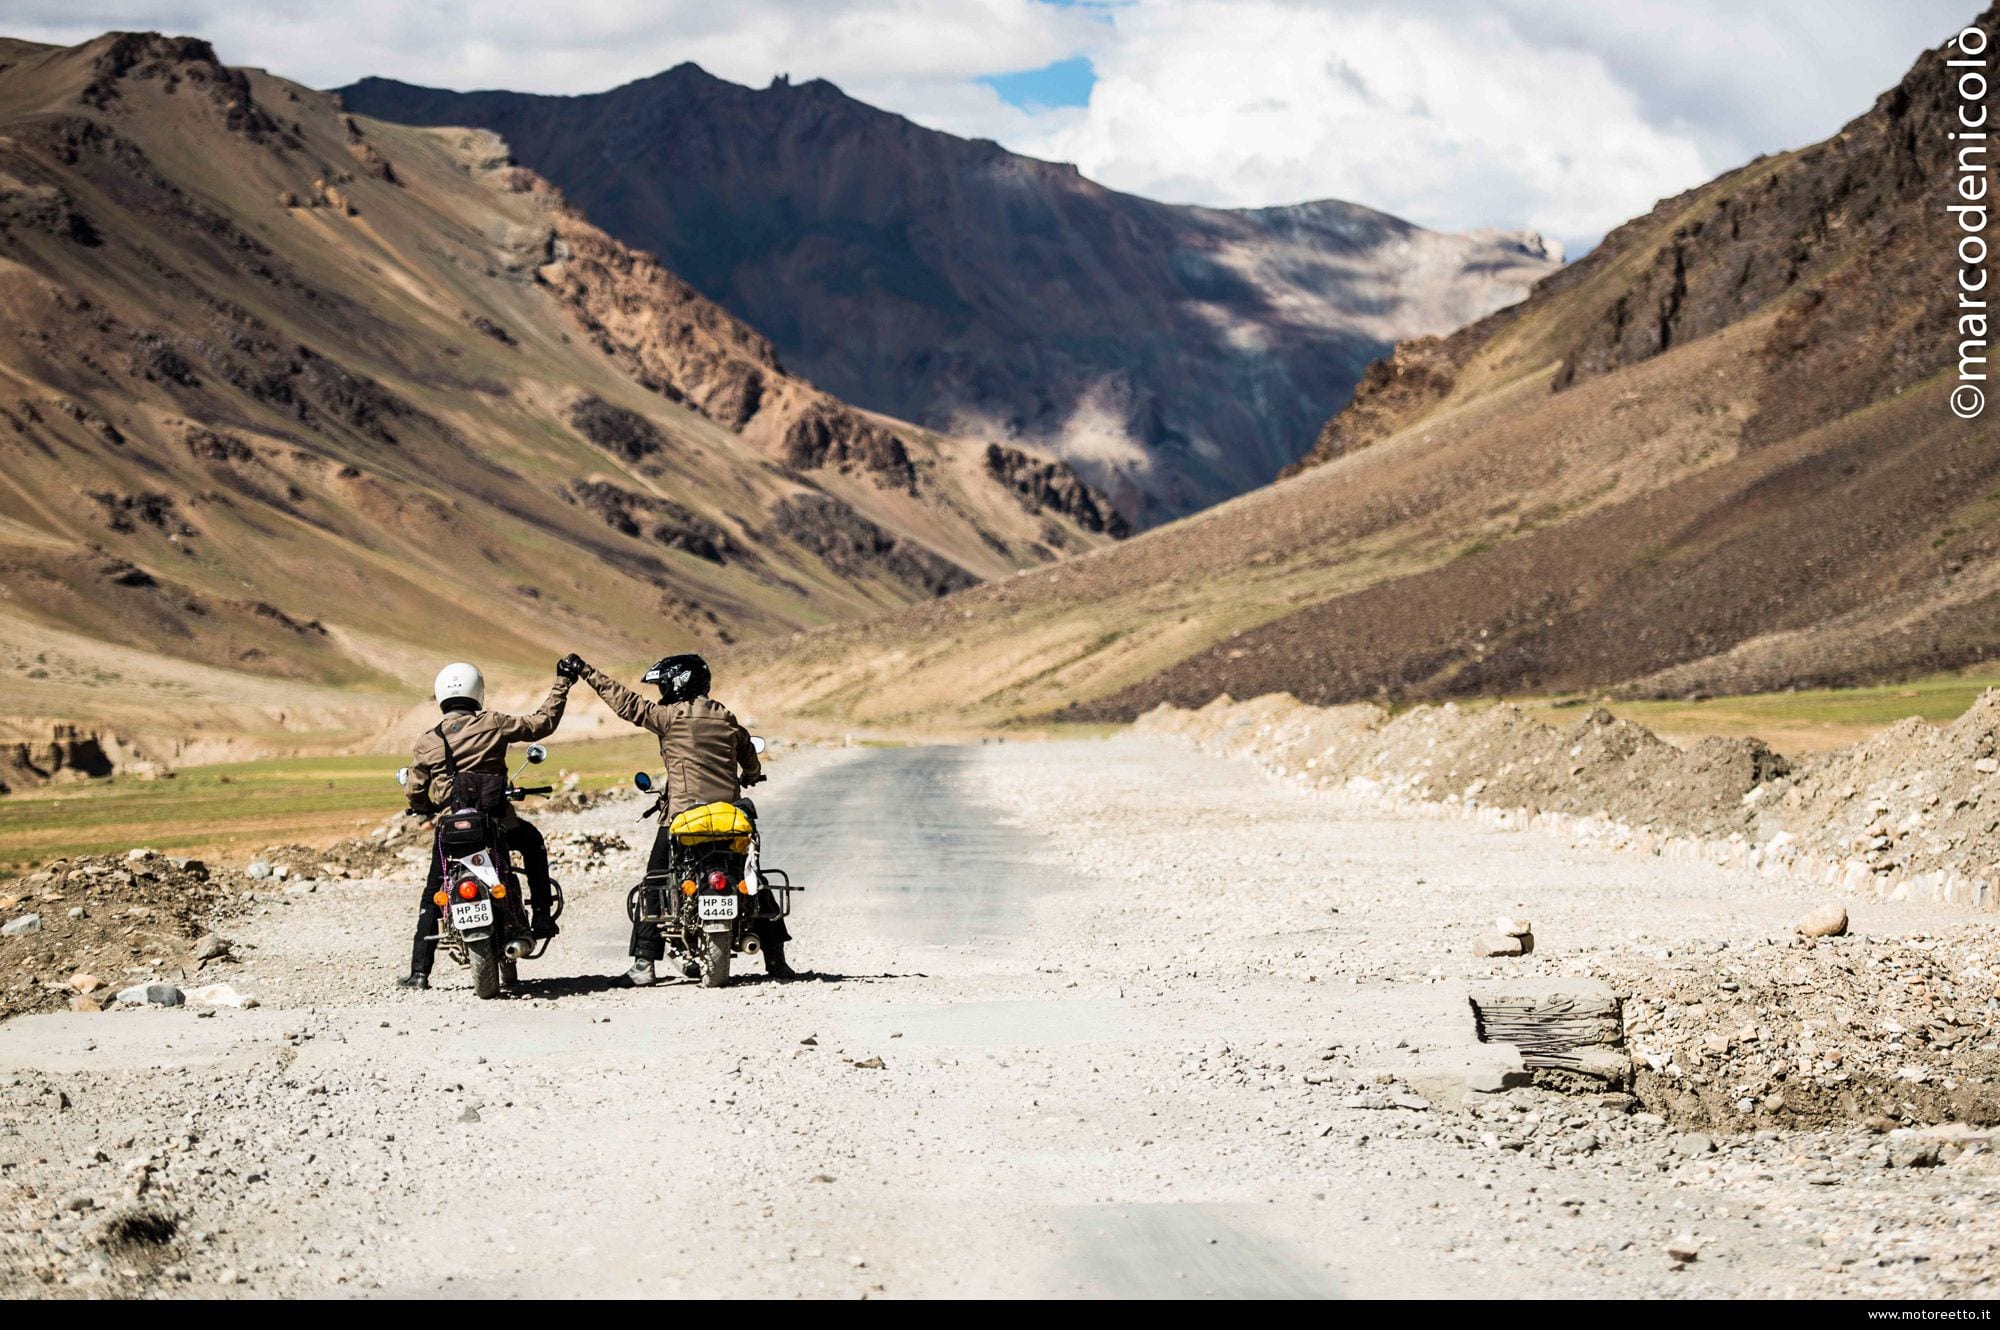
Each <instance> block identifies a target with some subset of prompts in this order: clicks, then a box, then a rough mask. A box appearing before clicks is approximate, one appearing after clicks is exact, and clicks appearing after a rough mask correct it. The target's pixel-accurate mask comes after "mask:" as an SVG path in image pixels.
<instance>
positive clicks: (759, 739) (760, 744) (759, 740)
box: [750, 734, 764, 753]
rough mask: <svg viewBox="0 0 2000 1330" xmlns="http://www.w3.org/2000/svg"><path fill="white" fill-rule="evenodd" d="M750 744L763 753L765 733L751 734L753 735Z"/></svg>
mask: <svg viewBox="0 0 2000 1330" xmlns="http://www.w3.org/2000/svg"><path fill="white" fill-rule="evenodd" d="M750 746H751V747H752V748H754V749H756V750H757V751H758V752H760V753H761V752H763V751H764V736H763V735H761V734H753V735H751V736H750Z"/></svg>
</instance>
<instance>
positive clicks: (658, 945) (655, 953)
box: [632, 826, 792, 961]
mask: <svg viewBox="0 0 2000 1330" xmlns="http://www.w3.org/2000/svg"><path fill="white" fill-rule="evenodd" d="M673 870H674V838H673V837H672V836H670V835H668V834H667V829H666V827H665V826H662V827H661V828H660V830H659V833H658V834H657V835H655V836H654V837H653V851H652V853H651V854H649V855H647V856H646V876H647V877H649V878H650V877H656V876H657V877H666V876H669V875H670V874H672V872H673ZM757 911H758V913H759V914H765V913H769V914H773V915H776V914H777V905H776V903H775V902H773V901H772V899H771V893H770V892H768V891H760V892H758V893H757ZM755 928H756V930H757V941H758V943H759V945H761V946H764V947H769V946H770V945H771V944H772V943H773V942H789V941H791V939H792V933H791V930H790V929H788V928H786V927H785V920H784V917H783V916H782V915H779V916H777V917H776V918H771V919H759V920H757V922H756V924H755ZM666 954H667V939H666V937H665V936H664V935H663V934H662V933H661V932H660V926H659V925H658V924H647V923H641V922H639V921H638V920H636V919H635V920H633V921H632V959H634V960H640V961H657V960H660V959H661V958H663V957H664V956H665V955H666Z"/></svg>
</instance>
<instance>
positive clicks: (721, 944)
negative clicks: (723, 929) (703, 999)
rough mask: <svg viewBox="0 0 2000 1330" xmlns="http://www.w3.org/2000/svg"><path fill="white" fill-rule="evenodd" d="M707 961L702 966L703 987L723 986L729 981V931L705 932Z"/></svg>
mask: <svg viewBox="0 0 2000 1330" xmlns="http://www.w3.org/2000/svg"><path fill="white" fill-rule="evenodd" d="M702 936H703V937H704V938H705V939H706V942H705V944H704V945H705V947H706V948H707V951H706V956H707V961H706V963H705V964H704V965H703V966H702V967H701V986H702V987H703V988H722V987H725V986H727V984H728V983H729V947H730V940H729V934H727V933H704V934H702Z"/></svg>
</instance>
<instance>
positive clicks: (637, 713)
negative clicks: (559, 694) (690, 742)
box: [581, 665, 661, 734]
mask: <svg viewBox="0 0 2000 1330" xmlns="http://www.w3.org/2000/svg"><path fill="white" fill-rule="evenodd" d="M581 675H582V678H583V681H584V682H585V683H587V684H589V685H590V686H591V688H593V689H594V690H596V692H597V695H598V696H599V697H601V698H603V699H604V705H606V706H608V707H610V708H611V710H612V711H613V712H615V713H617V716H618V719H620V720H622V721H626V722H628V723H630V724H633V725H637V726H638V727H639V728H640V729H642V730H651V731H652V732H653V733H655V734H658V733H659V732H660V726H659V720H658V716H659V713H660V710H661V708H660V704H659V703H657V702H648V701H647V700H646V699H645V698H643V697H641V696H639V695H638V694H637V693H635V692H633V691H632V690H631V689H630V688H627V687H626V686H625V685H624V684H622V683H619V682H618V681H617V680H616V679H614V678H612V677H611V676H610V675H608V674H606V673H605V672H604V671H603V670H600V669H598V668H597V667H596V666H595V665H585V666H583V667H582V669H581Z"/></svg>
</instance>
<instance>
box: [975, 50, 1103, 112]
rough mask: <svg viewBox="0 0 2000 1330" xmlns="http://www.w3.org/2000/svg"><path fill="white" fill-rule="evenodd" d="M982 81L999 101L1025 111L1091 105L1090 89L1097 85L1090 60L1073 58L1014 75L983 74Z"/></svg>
mask: <svg viewBox="0 0 2000 1330" xmlns="http://www.w3.org/2000/svg"><path fill="white" fill-rule="evenodd" d="M979 82H981V83H984V84H985V85H986V86H987V87H989V88H991V89H993V91H995V92H997V93H999V94H1000V100H1001V101H1003V102H1005V103H1007V104H1008V105H1009V106H1013V107H1017V108H1019V109H1020V110H1023V111H1031V112H1032V111H1038V110H1053V109H1055V108H1057V107H1063V106H1088V105H1089V104H1090V90H1091V89H1092V88H1093V87H1095V86H1096V84H1097V70H1096V69H1095V68H1093V67H1092V65H1091V63H1090V57H1089V56H1085V55H1078V56H1071V57H1070V58H1069V59H1067V60H1057V61H1054V62H1053V63H1051V64H1046V65H1043V66H1042V67H1041V68H1040V69H1024V70H1020V71H1018V72H1016V73H1011V74H986V75H982V76H981V77H980V79H979Z"/></svg>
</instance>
